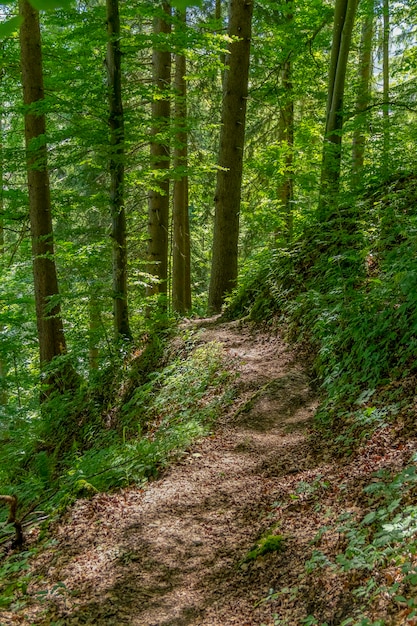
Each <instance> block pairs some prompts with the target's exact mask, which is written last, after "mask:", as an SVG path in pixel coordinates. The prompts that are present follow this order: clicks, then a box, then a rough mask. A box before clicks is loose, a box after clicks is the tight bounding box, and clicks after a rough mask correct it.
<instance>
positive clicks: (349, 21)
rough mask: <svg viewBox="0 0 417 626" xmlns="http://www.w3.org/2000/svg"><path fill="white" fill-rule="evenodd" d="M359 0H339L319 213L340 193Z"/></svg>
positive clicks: (336, 10)
mask: <svg viewBox="0 0 417 626" xmlns="http://www.w3.org/2000/svg"><path fill="white" fill-rule="evenodd" d="M357 5H358V0H336V7H335V13H334V22H333V41H332V52H331V60H330V71H329V85H328V98H327V111H326V128H325V137H324V144H323V159H322V167H321V183H320V200H319V216H320V218H321V219H325V218H326V211H327V207H328V206H329V205H331V203H332V199H333V198H334V197H335V196H336V195H337V192H338V190H339V181H340V166H341V156H342V130H343V97H344V91H345V79H346V69H347V62H348V57H349V50H350V44H351V39H352V31H353V25H354V21H355V15H356V9H357Z"/></svg>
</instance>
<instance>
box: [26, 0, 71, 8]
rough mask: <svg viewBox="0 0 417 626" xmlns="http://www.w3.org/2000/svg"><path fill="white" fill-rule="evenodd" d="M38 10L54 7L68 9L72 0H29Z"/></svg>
mask: <svg viewBox="0 0 417 626" xmlns="http://www.w3.org/2000/svg"><path fill="white" fill-rule="evenodd" d="M29 2H30V4H31V5H32V6H33V7H34V8H35V9H36V10H37V11H53V10H54V9H61V8H63V9H68V8H69V7H70V6H71V0H29Z"/></svg>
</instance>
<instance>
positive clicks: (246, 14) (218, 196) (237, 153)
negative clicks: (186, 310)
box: [209, 0, 253, 313]
mask: <svg viewBox="0 0 417 626" xmlns="http://www.w3.org/2000/svg"><path fill="white" fill-rule="evenodd" d="M252 13H253V0H231V2H230V13H229V35H230V36H231V37H238V38H239V39H238V40H235V41H233V43H231V44H230V53H229V55H228V58H227V60H226V63H227V65H228V67H227V69H226V72H225V76H224V81H223V107H222V126H221V131H220V149H219V169H218V171H217V185H216V193H215V198H214V202H215V218H214V235H213V257H212V266H211V279H210V289H209V310H210V312H212V313H217V312H219V311H220V310H221V307H222V305H223V302H224V298H225V296H226V294H227V293H228V292H230V291H231V290H232V289H233V288H234V287H235V286H236V280H237V268H238V263H237V257H238V241H239V213H240V196H241V185H242V171H243V149H244V141H245V121H246V101H247V97H248V77H249V59H250V40H251V25H252Z"/></svg>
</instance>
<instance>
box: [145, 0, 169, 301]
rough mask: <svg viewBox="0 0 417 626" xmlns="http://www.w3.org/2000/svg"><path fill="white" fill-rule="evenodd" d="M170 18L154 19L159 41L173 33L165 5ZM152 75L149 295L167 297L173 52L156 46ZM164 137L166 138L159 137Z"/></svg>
mask: <svg viewBox="0 0 417 626" xmlns="http://www.w3.org/2000/svg"><path fill="white" fill-rule="evenodd" d="M163 11H164V13H165V15H166V17H165V16H163V17H156V18H155V19H154V26H153V32H154V35H155V37H156V38H158V37H160V36H161V35H167V34H168V33H170V32H171V24H170V20H169V18H170V16H171V9H170V6H169V4H167V3H166V2H164V3H163ZM152 76H153V83H154V88H155V95H154V99H153V101H152V111H151V115H152V129H151V136H152V140H151V145H150V154H151V168H152V169H153V170H154V171H155V180H154V188H153V189H152V190H151V192H150V194H149V212H148V234H149V242H148V266H147V271H148V273H149V274H150V275H151V276H153V277H154V278H155V279H156V281H155V282H154V283H153V284H150V285H149V286H148V289H147V295H152V294H158V293H160V294H166V293H167V289H168V223H169V174H168V170H169V165H170V156H169V152H170V150H169V141H168V140H167V138H166V136H165V133H166V131H167V129H168V128H169V117H170V97H169V94H168V90H169V87H170V83H171V53H170V52H169V51H168V50H166V49H165V48H164V47H161V48H160V47H159V46H158V44H157V43H155V45H154V48H153V53H152ZM158 135H161V136H162V139H159V138H158Z"/></svg>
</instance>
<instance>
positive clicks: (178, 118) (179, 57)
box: [172, 13, 191, 315]
mask: <svg viewBox="0 0 417 626" xmlns="http://www.w3.org/2000/svg"><path fill="white" fill-rule="evenodd" d="M183 21H184V24H185V21H186V16H185V13H184V14H183ZM185 74H186V58H185V56H184V55H183V54H176V55H175V79H174V87H175V95H176V99H175V126H176V136H175V144H176V145H175V149H174V168H175V169H176V171H177V174H176V180H175V183H174V200H173V216H172V224H173V253H172V306H173V309H174V311H177V312H178V313H180V314H182V315H183V314H184V313H186V312H187V311H189V310H190V309H191V274H190V224H189V219H188V174H187V171H186V168H187V165H188V159H187V157H188V147H187V139H188V138H187V128H186V125H187V83H186V81H185Z"/></svg>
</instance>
